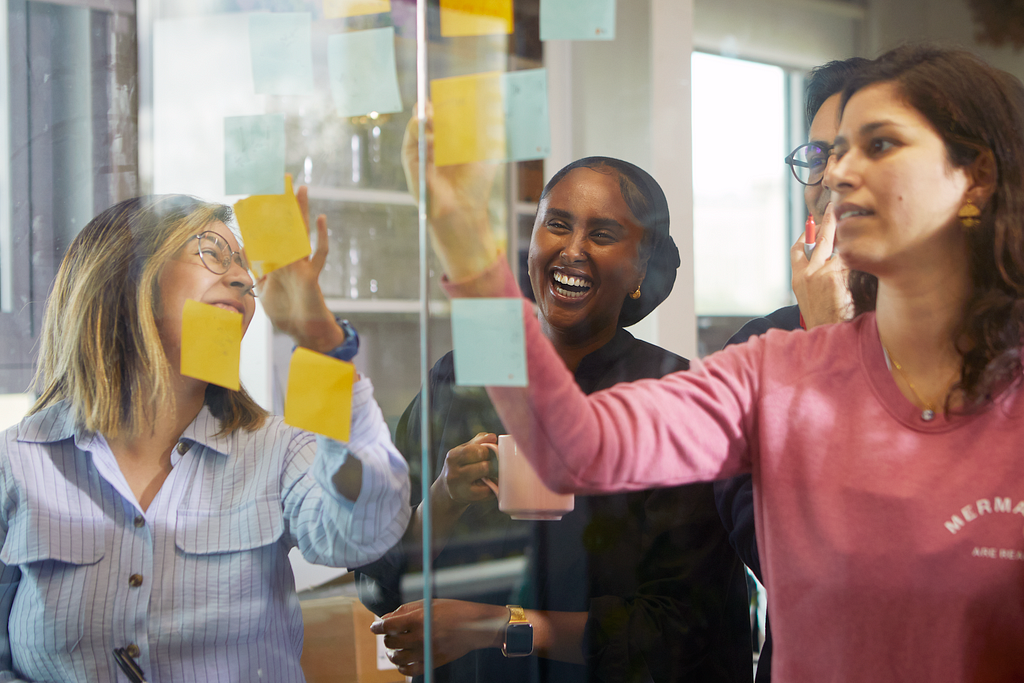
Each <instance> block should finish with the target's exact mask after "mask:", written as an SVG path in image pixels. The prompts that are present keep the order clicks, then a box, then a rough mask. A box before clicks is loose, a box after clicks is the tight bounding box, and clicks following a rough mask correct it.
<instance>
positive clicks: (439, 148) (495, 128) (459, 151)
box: [430, 71, 505, 166]
mask: <svg viewBox="0 0 1024 683" xmlns="http://www.w3.org/2000/svg"><path fill="white" fill-rule="evenodd" d="M430 93H431V100H432V101H433V104H434V163H436V164H437V165H438V166H447V165H449V164H465V163H469V162H472V161H487V160H500V159H504V158H505V110H504V106H503V104H502V92H501V72H498V71H494V72H490V73H483V74H470V75H469V76H454V77H452V78H438V79H436V80H433V81H431V82H430Z"/></svg>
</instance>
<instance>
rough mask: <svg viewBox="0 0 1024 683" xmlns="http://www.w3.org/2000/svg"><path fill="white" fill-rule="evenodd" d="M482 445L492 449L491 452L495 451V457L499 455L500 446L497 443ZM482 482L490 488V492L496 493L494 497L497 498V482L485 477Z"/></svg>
mask: <svg viewBox="0 0 1024 683" xmlns="http://www.w3.org/2000/svg"><path fill="white" fill-rule="evenodd" d="M480 445H481V446H487V447H488V448H490V449H491V450H493V451H494V455H495V456H497V455H498V444H496V443H485V444H480ZM480 481H482V482H483V483H485V484H487V488H489V489H490V490H492V491H494V495H495V496H497V495H498V485H497V484H496V483H495V481H494V480H493V479H491V478H490V477H483V478H482V479H480Z"/></svg>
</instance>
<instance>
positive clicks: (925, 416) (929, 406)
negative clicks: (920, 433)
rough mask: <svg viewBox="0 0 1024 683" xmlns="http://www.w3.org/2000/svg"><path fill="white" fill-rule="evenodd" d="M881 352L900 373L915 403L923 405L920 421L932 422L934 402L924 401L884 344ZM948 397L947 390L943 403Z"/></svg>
mask: <svg viewBox="0 0 1024 683" xmlns="http://www.w3.org/2000/svg"><path fill="white" fill-rule="evenodd" d="M882 352H883V353H885V357H886V359H888V361H889V362H890V363H892V366H893V367H894V368H896V372H898V373H900V377H902V378H903V381H904V382H906V383H907V386H908V387H910V393H912V394H913V395H914V398H916V399H917V402H918V403H921V404H923V405H924V411H922V413H921V419H922V420H924V421H925V422H930V421H932V420H933V419H934V418H935V402H934V401H926V400H925V399H924V397H923V396H921V394H920V392H918V390H917V387H915V386H914V383H913V382H911V381H910V377H909V376H908V375H907V373H906V371H905V370H904V369H903V366H902V365H900V364H899V361H897V360H896V359H895V358H893V357H892V354H890V353H889V349H887V348H885V345H884V344H883V345H882ZM948 397H949V391H948V390H947V391H946V393H945V395H943V397H942V398H943V402H945V399H946V398H948Z"/></svg>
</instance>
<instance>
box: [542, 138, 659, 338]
mask: <svg viewBox="0 0 1024 683" xmlns="http://www.w3.org/2000/svg"><path fill="white" fill-rule="evenodd" d="M601 167H604V168H610V169H613V170H615V171H616V172H617V173H618V174H619V188H620V189H621V190H622V198H623V200H625V202H626V206H628V207H629V210H630V211H631V212H632V213H633V216H634V218H636V220H637V222H638V223H639V224H640V225H641V226H643V228H644V242H643V245H642V247H641V249H642V250H643V252H642V253H645V254H649V257H648V259H647V275H646V276H645V277H644V281H643V283H642V284H641V285H640V298H639V299H631V298H629V297H628V296H627V297H626V299H625V302H624V303H623V304H622V311H620V312H619V327H629V326H630V325H634V324H636V323H638V322H640V321H641V320H643V319H644V318H645V317H646V316H647V314H648V313H650V312H651V311H653V310H654V309H655V308H657V306H658V304H660V303H661V302H662V301H664V300H665V299H666V298H668V295H669V292H671V291H672V285H674V284H675V281H676V271H677V270H678V269H679V249H677V248H676V243H675V241H673V239H672V236H671V235H669V232H668V200H667V199H666V198H665V193H664V192H663V191H662V189H661V186H660V185H658V182H657V181H656V180H655V179H654V178H652V177H651V174H650V173H648V172H647V171H645V170H643V169H642V168H640V167H639V166H635V165H633V164H631V163H629V162H628V161H622V160H621V159H613V158H611V157H585V158H583V159H577V160H576V161H574V162H572V163H571V164H569V165H568V166H566V167H564V168H563V169H562V170H560V171H559V172H558V173H556V174H555V175H553V176H551V180H549V181H548V184H547V185H545V186H544V192H543V193H542V194H541V196H540V198H541V201H544V198H545V197H547V196H548V194H549V193H550V192H551V190H552V189H554V187H555V185H557V184H558V183H559V182H561V180H562V179H563V178H564V177H565V176H566V175H568V174H569V172H570V171H572V170H574V169H577V168H590V169H594V168H601Z"/></svg>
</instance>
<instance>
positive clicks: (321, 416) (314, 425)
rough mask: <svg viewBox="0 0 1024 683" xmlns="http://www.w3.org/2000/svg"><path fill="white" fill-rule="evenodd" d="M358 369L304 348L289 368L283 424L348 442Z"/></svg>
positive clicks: (294, 355)
mask: <svg viewBox="0 0 1024 683" xmlns="http://www.w3.org/2000/svg"><path fill="white" fill-rule="evenodd" d="M355 377H356V366H354V365H352V363H346V362H345V361H343V360H338V359H336V358H331V357H330V356H325V355H324V354H322V353H317V352H316V351H310V350H309V349H304V348H302V347H301V346H300V347H299V348H297V349H295V353H293V354H292V361H291V364H290V365H289V366H288V393H287V395H286V396H285V400H284V421H285V422H286V423H288V424H290V425H291V426H292V427H298V428H299V429H305V430H307V431H310V432H316V433H317V434H323V435H324V436H328V437H330V438H332V439H336V440H338V441H348V439H349V430H350V429H351V427H352V384H353V383H354V382H355Z"/></svg>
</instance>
